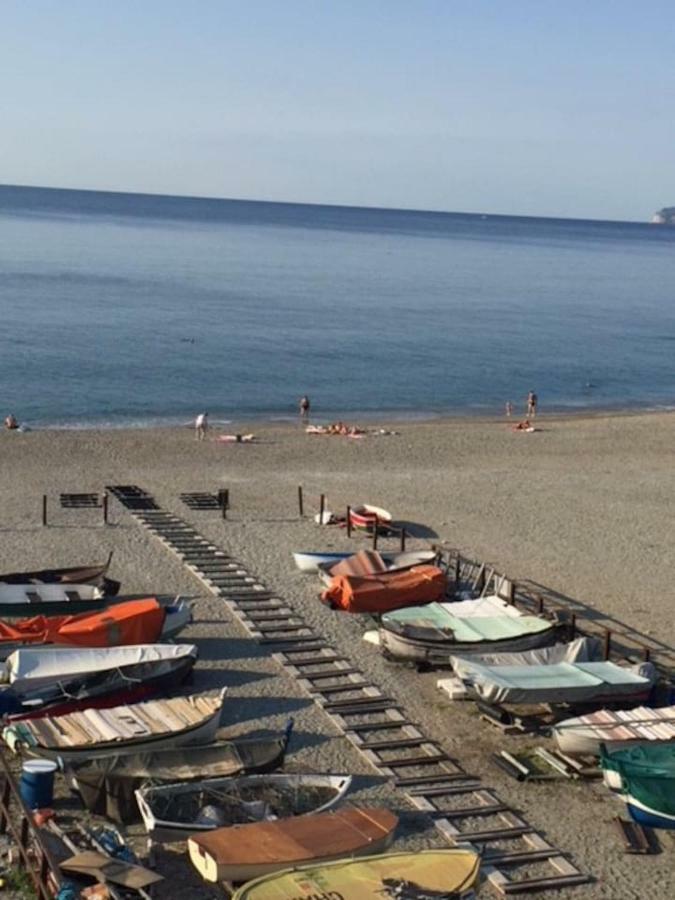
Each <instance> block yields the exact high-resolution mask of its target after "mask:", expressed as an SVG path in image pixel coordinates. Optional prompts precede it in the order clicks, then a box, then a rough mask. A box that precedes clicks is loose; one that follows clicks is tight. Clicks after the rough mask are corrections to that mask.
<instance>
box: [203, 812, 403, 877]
mask: <svg viewBox="0 0 675 900" xmlns="http://www.w3.org/2000/svg"><path fill="white" fill-rule="evenodd" d="M397 824H398V818H397V816H395V815H394V814H393V813H392V812H390V811H389V810H388V809H378V808H361V807H356V806H352V807H347V808H345V809H338V810H334V811H333V812H325V813H316V814H313V815H308V816H297V817H296V818H293V819H278V820H277V821H275V822H255V823H253V824H251V825H234V826H233V827H231V828H217V829H216V830H215V831H209V832H208V833H207V834H199V835H193V836H192V837H190V838H189V840H188V852H189V854H190V859H191V860H192V864H193V865H194V867H195V868H196V869H197V871H198V872H199V874H200V875H201V876H202V878H204V879H205V881H213V882H216V881H232V882H242V881H249V880H250V879H252V878H260V877H261V876H262V875H269V874H270V873H272V872H278V871H280V870H281V869H286V868H289V867H292V866H297V865H308V864H310V863H314V864H316V863H322V862H327V861H330V860H334V859H341V858H342V857H345V856H365V855H367V854H369V853H379V852H380V851H382V850H384V849H386V848H387V847H388V846H389V844H390V843H391V841H392V840H393V837H394V831H395V829H396V826H397Z"/></svg>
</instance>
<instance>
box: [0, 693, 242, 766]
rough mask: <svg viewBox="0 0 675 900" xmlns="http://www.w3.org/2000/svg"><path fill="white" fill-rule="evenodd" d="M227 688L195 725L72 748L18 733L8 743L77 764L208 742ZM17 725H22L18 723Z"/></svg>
mask: <svg viewBox="0 0 675 900" xmlns="http://www.w3.org/2000/svg"><path fill="white" fill-rule="evenodd" d="M225 693H226V689H223V690H222V691H221V693H220V702H219V703H218V705H217V706H216V707H215V709H214V711H213V712H212V713H211V714H210V715H208V716H205V717H204V718H203V719H200V720H199V721H198V722H196V723H195V724H194V725H191V726H189V727H186V728H183V729H182V730H180V731H163V732H160V733H157V734H150V735H147V736H146V735H143V736H142V737H139V738H135V739H126V740H124V739H122V740H109V741H99V742H96V743H94V742H90V743H87V744H82V745H78V746H74V747H69V746H43V745H41V744H38V743H28V742H27V740H26V739H25V738H22V736H21V734H20V735H19V736H18V739H14V737H13V736H12V738H11V739H10V740H9V743H10V746H14V747H16V746H21V747H22V749H24V750H25V752H26V753H27V754H28V755H29V756H39V757H42V758H44V759H54V760H58V761H60V762H62V763H77V762H78V761H81V762H84V761H88V760H91V759H104V758H106V757H111V756H125V755H127V754H139V753H152V752H154V751H155V750H163V749H175V748H177V747H184V746H186V745H189V744H209V743H211V742H212V741H213V740H214V739H215V736H216V732H217V730H218V727H219V725H220V717H221V714H222V706H223V701H224V698H225ZM16 727H17V728H21V727H22V726H21V723H18V725H17V726H16ZM13 728H14V726H11V725H10V726H9V727H8V728H6V729H5V733H3V736H4V737H5V740H6V742H7V741H8V737H7V734H6V732H10V733H11V732H12V730H13Z"/></svg>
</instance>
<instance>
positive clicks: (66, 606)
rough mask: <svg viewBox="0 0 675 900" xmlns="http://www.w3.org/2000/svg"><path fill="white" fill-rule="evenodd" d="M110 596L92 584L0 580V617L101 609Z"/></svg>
mask: <svg viewBox="0 0 675 900" xmlns="http://www.w3.org/2000/svg"><path fill="white" fill-rule="evenodd" d="M113 599H114V598H110V597H106V595H105V594H104V593H103V590H102V589H101V588H100V587H97V586H96V585H93V584H6V583H4V582H2V583H0V617H2V618H6V617H12V616H13V617H18V616H37V615H43V616H54V615H61V614H62V613H65V614H66V615H68V614H71V613H72V614H73V615H74V614H76V613H80V612H87V611H88V610H92V609H101V608H102V607H103V606H105V605H106V603H109V602H111V601H112V600H113Z"/></svg>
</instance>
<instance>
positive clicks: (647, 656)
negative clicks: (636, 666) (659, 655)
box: [642, 644, 652, 662]
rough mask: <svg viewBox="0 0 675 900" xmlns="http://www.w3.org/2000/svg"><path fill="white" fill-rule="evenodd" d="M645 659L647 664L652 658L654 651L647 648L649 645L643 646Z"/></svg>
mask: <svg viewBox="0 0 675 900" xmlns="http://www.w3.org/2000/svg"><path fill="white" fill-rule="evenodd" d="M642 653H643V658H644V661H645V662H649V660H650V659H651V657H652V651H651V650H650V649H649V647H647V645H646V644H645V645H643V647H642Z"/></svg>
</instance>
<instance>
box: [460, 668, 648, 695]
mask: <svg viewBox="0 0 675 900" xmlns="http://www.w3.org/2000/svg"><path fill="white" fill-rule="evenodd" d="M461 679H462V681H463V683H464V684H465V685H466V686H467V687H468V688H469V689H470V690H471V691H472V692H473V693H474V694H475V695H476V696H477V697H478V698H479V699H480V700H484V701H486V702H488V703H500V704H501V703H509V704H534V703H549V704H554V705H555V704H574V703H596V704H598V705H600V704H602V703H617V702H624V701H630V700H631V699H644V698H646V697H647V696H648V695H649V692H650V691H651V688H652V686H653V684H654V681H655V679H656V670H655V669H654V666H653V665H652V664H651V663H640V665H637V666H626V667H623V666H617V665H616V664H615V663H612V662H577V663H569V662H563V663H552V664H550V665H544V666H541V665H537V666H532V665H529V666H481V665H479V664H478V663H475V662H471V661H470V660H468V659H464V660H462V663H461Z"/></svg>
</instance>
